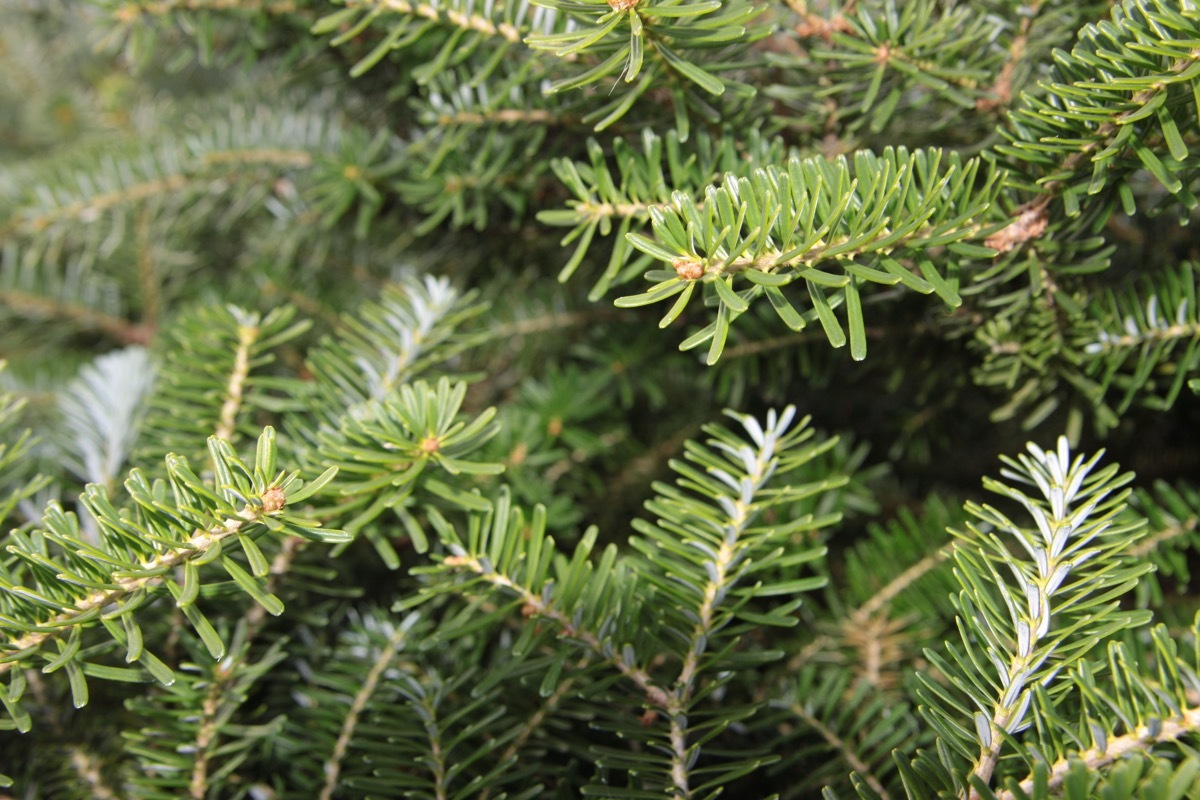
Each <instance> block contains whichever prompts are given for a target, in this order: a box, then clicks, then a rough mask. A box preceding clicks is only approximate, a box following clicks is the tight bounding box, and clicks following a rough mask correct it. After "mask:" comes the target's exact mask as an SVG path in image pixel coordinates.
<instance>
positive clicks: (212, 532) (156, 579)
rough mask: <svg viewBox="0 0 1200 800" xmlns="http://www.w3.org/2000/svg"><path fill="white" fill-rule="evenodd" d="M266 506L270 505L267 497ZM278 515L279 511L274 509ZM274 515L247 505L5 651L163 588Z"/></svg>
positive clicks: (19, 650)
mask: <svg viewBox="0 0 1200 800" xmlns="http://www.w3.org/2000/svg"><path fill="white" fill-rule="evenodd" d="M263 503H264V504H265V503H266V498H265V497H264V499H263ZM274 510H275V511H277V510H278V509H274ZM269 513H271V512H270V511H268V510H267V509H266V507H265V505H246V506H245V507H244V508H243V509H242V511H241V513H239V514H238V515H237V516H236V517H230V518H227V519H225V520H223V521H216V522H215V524H214V525H213V526H212V527H209V528H199V529H197V530H196V531H195V532H194V533H193V534H192V535H191V536H190V537H188V538H187V539H184V540H182V541H180V542H179V543H178V544H177V545H176V547H175V548H174V549H171V550H170V551H168V552H165V553H161V554H159V555H157V556H155V557H154V558H151V559H149V560H147V561H140V562H138V563H137V564H136V565H135V567H134V569H133V570H132V571H134V572H136V573H139V574H137V575H130V576H127V577H119V576H116V575H114V577H113V580H112V588H110V589H101V590H96V591H93V592H90V593H88V594H86V595H84V596H82V597H80V598H79V599H77V600H76V601H74V602H73V603H72V604H71V606H72V607H71V608H70V609H68V610H66V611H62V612H60V613H58V614H55V615H53V616H51V617H50V618H48V619H44V620H40V621H39V622H38V627H39V630H32V631H29V632H28V633H25V634H23V635H22V636H18V637H16V638H15V639H9V640H8V641H6V642H3V645H4V650H5V651H6V652H8V653H10V654H23V653H25V652H27V651H33V650H36V649H38V648H40V647H41V646H42V645H44V644H45V643H46V642H48V641H50V640H52V639H54V638H56V637H58V636H60V635H62V634H64V633H69V632H70V631H71V630H73V626H74V625H76V624H78V623H79V622H82V621H84V620H87V619H92V618H94V617H96V616H97V615H98V613H99V612H100V610H101V609H103V608H105V607H106V606H109V605H111V604H113V603H117V602H120V601H121V600H122V599H124V598H126V597H128V596H129V595H131V594H133V593H134V592H137V591H139V590H142V589H147V588H152V587H155V586H157V585H159V584H161V583H162V582H163V580H164V577H165V576H166V575H168V574H169V573H170V572H171V571H172V570H174V568H175V567H178V566H181V565H183V564H184V563H186V562H188V561H191V560H194V559H197V558H202V557H203V556H206V555H209V554H210V553H211V552H213V551H216V550H217V548H219V547H220V546H221V542H223V541H224V540H226V539H229V538H230V537H232V536H237V535H238V534H239V533H240V532H241V531H242V530H243V529H244V528H245V527H246V526H248V525H252V524H255V523H258V522H260V521H261V520H262V519H263V518H265V517H266V516H267V515H268V514H269ZM7 590H8V591H10V592H12V593H13V594H16V595H20V596H22V597H28V598H30V599H32V600H34V601H35V602H37V601H40V600H41V598H40V596H39V595H38V594H37V593H36V592H34V591H33V590H30V589H27V588H25V587H22V586H15V587H11V588H8V589H7ZM19 663H20V662H18V661H0V675H3V674H5V673H6V672H8V671H9V670H10V669H12V668H13V667H14V666H17V665H18V664H19Z"/></svg>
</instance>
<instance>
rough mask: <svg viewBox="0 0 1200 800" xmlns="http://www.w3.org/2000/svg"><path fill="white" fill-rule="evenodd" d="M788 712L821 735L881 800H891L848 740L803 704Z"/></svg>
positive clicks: (796, 704)
mask: <svg viewBox="0 0 1200 800" xmlns="http://www.w3.org/2000/svg"><path fill="white" fill-rule="evenodd" d="M788 711H790V712H791V713H793V714H795V715H796V716H797V717H798V718H799V719H801V720H803V721H804V723H805V724H806V725H808V726H809V727H810V728H812V729H813V730H814V731H816V732H817V733H818V734H820V736H821V738H822V739H824V740H825V741H826V742H827V743H828V744H829V746H830V747H832V748H833V749H834V750H836V751H837V753H838V755H840V756H841V757H842V758H843V759H844V760H845V762H846V765H847V766H849V767H850V769H851V770H853V771H854V773H855V774H856V775H859V776H860V777H861V778H862V779H863V780H865V781H866V782H867V785H868V786H870V787H871V789H872V791H874V792H875V793H876V794H878V795H879V797H880V799H881V800H891V795H890V794H889V793H888V790H887V788H886V787H885V786H884V785H883V783H882V782H881V781H880V780H879V778H877V777H876V776H875V774H874V773H873V772H872V771H871V769H870V767H869V766H868V765H867V763H866V762H865V761H863V760H862V759H861V758H859V756H858V753H857V752H855V750H854V748H853V747H852V746H851V745H850V744H849V743H848V742H846V740H844V739H842V738H841V737H839V736H838V735H837V734H836V733H834V732H833V731H832V730H830V729H829V728H828V727H827V726H826V725H825V724H824V723H823V722H821V720H819V719H817V718H816V717H815V716H813V715H812V714H810V713H809V712H808V710H807V709H806V708H805V707H804V706H803V705H802V704H800V703H792V704H791V705H789V706H788Z"/></svg>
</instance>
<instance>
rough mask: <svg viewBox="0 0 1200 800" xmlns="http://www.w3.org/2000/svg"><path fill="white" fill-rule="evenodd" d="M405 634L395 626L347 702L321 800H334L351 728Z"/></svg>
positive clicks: (353, 727) (405, 631)
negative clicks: (349, 701) (350, 699)
mask: <svg viewBox="0 0 1200 800" xmlns="http://www.w3.org/2000/svg"><path fill="white" fill-rule="evenodd" d="M407 633H408V628H407V627H404V626H400V627H397V628H396V630H395V631H393V632H392V635H391V636H389V637H388V640H387V646H386V647H384V648H383V649H382V650H380V652H379V656H378V657H376V659H375V663H374V664H372V665H371V671H370V672H368V673H367V678H366V680H365V681H363V685H362V687H361V688H360V689H359V690H358V692H357V693H356V694H355V695H354V699H353V700H352V701H351V703H350V710H349V711H347V712H346V718H345V719H344V720H343V721H342V730H341V732H340V733H339V734H338V738H337V742H336V743H335V744H334V746H333V753H331V754H330V756H329V759H328V760H327V761H326V762H325V768H324V771H325V785H324V786H322V787H321V794H320V800H330V798H332V797H333V793H334V791H335V790H336V789H337V788H338V776H339V775H340V774H341V771H342V763H343V762H344V761H345V759H346V751H347V750H348V749H349V748H350V740H351V739H353V738H354V729H355V728H356V727H357V726H358V722H359V719H360V718H361V717H362V713H363V710H364V709H365V708H366V707H367V703H368V702H369V701H370V699H371V695H373V694H374V693H375V689H376V688H377V687H378V686H379V681H380V679H382V678H383V674H384V672H386V671H387V668H388V667H389V666H391V663H392V661H393V660H394V659H395V658H396V653H397V652H398V651H399V649H400V645H401V644H403V642H404V637H405V636H406V635H407Z"/></svg>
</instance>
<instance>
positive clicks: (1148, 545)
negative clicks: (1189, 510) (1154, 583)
mask: <svg viewBox="0 0 1200 800" xmlns="http://www.w3.org/2000/svg"><path fill="white" fill-rule="evenodd" d="M1198 524H1200V519H1198V518H1197V517H1188V518H1187V519H1185V520H1179V521H1178V523H1176V524H1175V525H1168V526H1167V527H1165V528H1163V529H1162V530H1161V531H1155V532H1154V533H1152V534H1151V535H1150V536H1147V537H1146V538H1145V539H1142V540H1141V541H1140V542H1138V543H1137V544H1136V545H1134V546H1133V547H1131V548H1129V555H1130V557H1132V558H1136V559H1141V558H1145V557H1146V556H1148V555H1149V554H1151V553H1153V552H1154V551H1155V550H1157V549H1158V548H1159V546H1160V545H1162V544H1164V543H1165V542H1169V541H1171V540H1172V539H1178V538H1179V537H1180V536H1186V535H1187V534H1189V533H1191V532H1193V531H1194V530H1196V526H1197V525H1198Z"/></svg>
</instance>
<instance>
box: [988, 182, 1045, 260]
mask: <svg viewBox="0 0 1200 800" xmlns="http://www.w3.org/2000/svg"><path fill="white" fill-rule="evenodd" d="M1049 207H1050V195H1042V196H1041V197H1039V198H1038V199H1037V200H1035V201H1033V202H1032V203H1029V204H1028V205H1025V206H1022V207H1021V209H1020V213H1019V214H1017V217H1016V219H1015V220H1013V221H1012V222H1010V223H1009V224H1008V227H1005V228H1001V229H1000V230H998V231H996V232H995V233H993V234H992V235H991V236H989V237H987V238H986V239H984V240H983V243H984V245H985V246H987V247H990V248H992V249H993V250H996V251H997V252H1000V253H1007V252H1008V251H1009V250H1012V249H1013V248H1015V247H1016V246H1017V245H1021V244H1024V243H1025V242H1028V241H1029V240H1031V239H1036V238H1038V237H1039V236H1041V235H1042V234H1043V233H1045V232H1046V225H1047V224H1048V223H1049V222H1050V211H1049Z"/></svg>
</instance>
